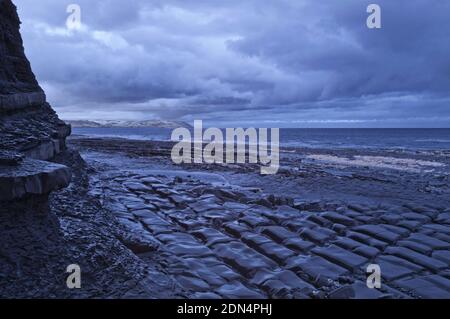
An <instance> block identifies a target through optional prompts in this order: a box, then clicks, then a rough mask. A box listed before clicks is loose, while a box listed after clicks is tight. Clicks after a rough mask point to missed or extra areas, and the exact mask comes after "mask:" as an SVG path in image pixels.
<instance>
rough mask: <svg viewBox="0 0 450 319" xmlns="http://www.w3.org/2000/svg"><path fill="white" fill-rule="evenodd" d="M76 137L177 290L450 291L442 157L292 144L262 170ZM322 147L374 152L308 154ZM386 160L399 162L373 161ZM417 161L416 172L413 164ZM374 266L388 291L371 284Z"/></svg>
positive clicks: (239, 294)
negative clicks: (276, 164) (175, 158)
mask: <svg viewBox="0 0 450 319" xmlns="http://www.w3.org/2000/svg"><path fill="white" fill-rule="evenodd" d="M69 145H70V146H71V147H72V148H74V149H76V150H77V151H79V152H80V153H81V155H82V156H83V158H84V159H85V160H86V162H87V164H88V166H89V167H90V177H89V187H88V192H87V194H89V196H93V197H95V198H97V199H98V200H99V202H100V203H101V206H102V207H103V209H105V210H106V211H107V212H108V214H110V215H109V216H108V218H113V219H114V220H115V221H116V222H117V223H118V225H119V227H123V229H124V231H125V234H128V236H129V237H128V238H126V239H125V240H124V239H123V238H122V239H121V240H120V242H121V243H122V244H124V245H125V246H126V247H128V249H129V252H131V253H132V255H133V256H135V258H136V259H137V260H138V261H139V262H142V264H143V265H152V267H154V268H152V269H153V271H154V272H153V278H156V277H159V276H161V278H165V280H167V281H168V282H170V287H171V288H172V290H171V291H172V293H173V292H176V293H175V294H173V295H172V296H180V297H186V298H448V296H449V291H450V273H449V263H450V258H449V257H450V211H449V209H448V207H449V203H448V192H449V183H448V176H449V175H448V167H449V166H448V165H449V164H450V163H449V160H448V157H447V156H446V154H441V155H438V154H436V153H435V152H430V153H407V154H406V153H405V152H402V151H389V152H387V151H380V150H378V151H376V150H371V151H368V150H363V151H361V150H313V149H309V150H307V149H297V150H295V149H289V150H285V151H284V152H283V155H282V161H281V163H282V169H281V170H280V173H279V174H277V175H274V176H261V175H259V173H258V172H259V170H258V167H255V166H254V165H183V166H181V167H180V166H176V165H173V164H172V163H171V160H170V156H169V150H170V146H171V143H168V142H145V141H129V140H122V139H107V138H105V139H101V138H100V139H99V138H78V137H72V138H70V140H69ZM367 152H369V153H370V154H368V153H367ZM325 155H326V156H335V157H336V156H338V157H340V158H346V159H348V160H349V161H352V160H355V158H359V157H360V156H366V157H367V156H370V157H368V159H372V157H376V159H377V161H375V162H374V163H372V164H373V165H372V166H363V167H361V166H360V165H343V163H342V162H341V161H340V162H339V163H336V162H335V161H333V160H331V161H329V162H326V161H324V158H323V157H320V159H321V160H317V157H313V158H311V156H325ZM380 157H383V158H385V160H387V161H390V163H391V164H392V163H394V164H395V165H398V166H399V167H394V168H392V167H388V168H386V167H385V166H384V165H381V166H380V165H377V163H379V158H380ZM332 159H333V158H332ZM392 159H395V160H392ZM383 163H384V162H383ZM432 163H440V164H442V165H433V164H432ZM413 164H414V165H419V166H417V167H416V166H414V167H415V168H416V169H418V167H419V168H420V170H419V171H417V170H409V168H408V167H405V165H413ZM58 196H59V195H58ZM106 229H109V226H107V227H106ZM372 263H376V264H379V265H380V266H381V269H382V276H383V286H382V289H381V290H376V289H375V290H373V289H368V288H367V286H366V284H365V281H366V277H367V275H366V273H365V269H366V267H367V265H369V264H372ZM144 286H145V285H144ZM117 289H118V290H120V286H117ZM166 292H167V291H166Z"/></svg>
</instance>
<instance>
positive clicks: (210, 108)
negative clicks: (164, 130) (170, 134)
mask: <svg viewBox="0 0 450 319" xmlns="http://www.w3.org/2000/svg"><path fill="white" fill-rule="evenodd" d="M372 2H375V3H378V4H379V5H380V6H381V8H382V28H381V29H379V30H369V29H368V28H367V26H366V19H367V16H368V13H367V12H366V8H367V6H368V4H370V3H372ZM372 2H367V1H361V0H346V1H335V0H323V1H314V0H279V1H259V0H239V1H237V0H228V1H211V0H161V1H158V0H152V1H148V0H142V1H139V0H129V1H126V2H124V1H122V0H102V1H89V0H77V1H74V0H71V1H65V0H64V1H63V0H40V1H34V0H16V1H15V3H16V5H17V7H18V9H19V14H20V16H21V20H22V22H23V24H22V35H23V37H24V41H25V48H26V53H27V55H28V57H29V59H30V60H31V63H32V66H33V69H34V72H35V73H36V75H37V77H38V79H39V81H40V83H41V84H42V86H43V88H44V89H45V90H46V92H47V95H48V99H49V101H50V102H51V103H52V105H53V106H54V107H55V109H56V110H57V111H58V112H59V113H60V115H61V117H63V118H65V119H167V120H185V121H188V122H192V121H193V120H194V119H202V120H204V121H205V122H206V123H210V124H214V125H223V126H226V125H247V126H250V125H256V124H255V123H258V125H262V124H266V126H279V127H286V126H287V127H302V126H308V127H312V126H320V127H327V126H335V127H336V126H337V127H339V126H345V127H347V126H356V127H358V126H362V127H382V126H403V127H404V126H406V127H407V126H412V127H415V126H427V127H443V126H448V125H449V124H450V27H449V25H450V22H449V19H448V18H449V12H450V2H448V1H441V0H428V1H425V0H397V1H391V0H383V1H381V0H378V1H372ZM71 3H77V4H79V5H80V6H81V9H82V12H81V13H82V23H83V28H82V29H81V30H79V31H76V32H75V31H69V30H68V29H67V28H66V26H65V22H66V19H67V17H68V13H66V8H67V6H68V5H69V4H71ZM231 123H232V124H231Z"/></svg>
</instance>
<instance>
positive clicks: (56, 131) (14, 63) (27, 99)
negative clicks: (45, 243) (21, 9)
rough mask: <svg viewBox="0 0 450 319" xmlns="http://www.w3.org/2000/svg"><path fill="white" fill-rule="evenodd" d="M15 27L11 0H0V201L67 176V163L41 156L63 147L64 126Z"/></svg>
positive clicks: (63, 181) (31, 193) (37, 192)
mask: <svg viewBox="0 0 450 319" xmlns="http://www.w3.org/2000/svg"><path fill="white" fill-rule="evenodd" d="M19 29H20V20H19V17H18V16H17V11H16V7H15V5H14V4H13V3H12V2H11V0H0V201H1V202H5V201H21V200H23V199H25V198H26V199H29V198H30V197H36V196H37V197H39V198H40V199H41V201H42V199H45V196H46V195H48V194H49V193H50V192H51V191H52V190H56V189H58V188H61V187H65V186H67V185H68V184H69V182H70V178H71V173H70V170H69V169H68V168H67V167H65V166H62V165H58V164H53V163H49V162H46V161H47V160H49V159H51V158H53V157H54V156H55V155H57V154H58V153H60V152H61V151H62V150H63V149H65V140H66V137H67V136H68V135H69V134H70V126H68V125H66V124H65V123H64V122H63V121H61V120H60V119H59V118H58V116H57V115H56V113H55V112H54V111H53V110H52V108H51V107H50V105H49V104H48V103H47V102H46V97H45V93H44V91H43V90H42V88H41V87H40V86H39V84H38V82H37V81H36V78H35V76H34V74H33V72H32V70H31V66H30V63H29V61H28V60H27V58H26V56H25V53H24V47H23V42H22V38H21V35H20V31H19ZM42 196H43V197H42ZM44 201H45V200H44ZM2 206H3V207H5V205H4V204H3V205H2ZM41 206H42V205H41ZM44 206H45V205H44Z"/></svg>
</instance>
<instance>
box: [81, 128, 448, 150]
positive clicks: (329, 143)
mask: <svg viewBox="0 0 450 319" xmlns="http://www.w3.org/2000/svg"><path fill="white" fill-rule="evenodd" d="M172 131H173V130H172V129H168V128H154V127H140V128H129V127H126V128H125V127H112V128H104V127H102V128H73V134H75V135H82V136H87V137H105V138H107V137H110V138H125V139H132V140H149V141H169V140H170V137H171V133H172ZM280 145H281V146H284V147H307V148H327V149H333V148H377V149H407V150H446V149H450V129H446V128H414V129H413V128H282V129H280Z"/></svg>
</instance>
